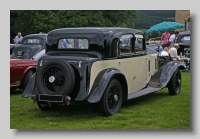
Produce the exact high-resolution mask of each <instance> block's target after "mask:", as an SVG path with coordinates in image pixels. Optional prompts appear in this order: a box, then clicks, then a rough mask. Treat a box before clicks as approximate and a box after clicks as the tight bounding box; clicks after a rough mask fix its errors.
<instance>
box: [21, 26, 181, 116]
mask: <svg viewBox="0 0 200 139" xmlns="http://www.w3.org/2000/svg"><path fill="white" fill-rule="evenodd" d="M62 44H65V45H64V47H60V46H61V45H62ZM46 51H47V53H46V55H45V56H43V57H41V58H40V59H39V61H38V65H37V70H36V73H35V74H34V76H33V77H32V78H31V80H30V82H29V83H28V85H27V87H26V89H25V90H24V91H23V92H22V94H21V96H22V98H28V97H31V99H32V100H33V102H35V103H37V105H38V107H39V108H40V109H41V110H43V111H47V110H50V109H51V108H52V107H54V106H57V105H58V104H59V105H60V104H64V105H69V104H70V101H71V102H88V103H98V105H99V110H100V112H101V114H102V115H103V116H111V115H113V114H115V113H118V112H119V111H120V109H121V106H122V102H123V101H126V100H130V99H133V98H137V97H140V96H143V95H146V94H149V93H153V92H156V91H158V90H161V89H163V88H165V87H167V88H168V90H169V94H170V95H177V94H179V93H180V91H181V80H182V79H181V72H180V70H181V69H183V68H184V66H183V65H182V64H181V63H180V62H179V61H172V60H171V59H170V57H169V55H166V56H163V57H161V56H158V54H157V53H156V52H155V51H151V50H149V51H148V53H147V48H146V44H145V35H144V34H143V32H141V31H139V30H136V29H131V28H117V27H116V28H106V27H102V28H95V27H83V28H62V29H56V30H52V31H50V32H49V33H48V36H47V44H46Z"/></svg>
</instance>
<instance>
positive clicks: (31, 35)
mask: <svg viewBox="0 0 200 139" xmlns="http://www.w3.org/2000/svg"><path fill="white" fill-rule="evenodd" d="M33 36H37V37H46V36H47V34H29V35H26V36H25V37H33Z"/></svg>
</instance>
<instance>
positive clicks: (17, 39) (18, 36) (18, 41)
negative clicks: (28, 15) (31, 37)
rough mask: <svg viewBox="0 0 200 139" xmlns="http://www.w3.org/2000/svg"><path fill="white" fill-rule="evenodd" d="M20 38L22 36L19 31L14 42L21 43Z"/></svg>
mask: <svg viewBox="0 0 200 139" xmlns="http://www.w3.org/2000/svg"><path fill="white" fill-rule="evenodd" d="M22 39H23V37H22V34H21V32H18V34H17V36H16V37H15V39H14V43H15V44H19V43H21V41H22Z"/></svg>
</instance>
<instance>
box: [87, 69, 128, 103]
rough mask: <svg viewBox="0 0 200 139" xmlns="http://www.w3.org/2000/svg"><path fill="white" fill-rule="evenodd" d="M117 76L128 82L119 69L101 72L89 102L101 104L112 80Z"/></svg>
mask: <svg viewBox="0 0 200 139" xmlns="http://www.w3.org/2000/svg"><path fill="white" fill-rule="evenodd" d="M117 76H118V77H119V76H120V77H122V78H123V80H125V81H126V78H125V76H124V74H123V73H122V72H121V71H119V70H118V69H114V68H112V69H106V70H103V71H101V72H100V73H99V74H98V75H97V77H96V79H95V81H94V84H93V86H92V89H91V91H90V95H89V97H88V99H87V101H88V102H90V103H96V102H99V101H100V99H101V97H102V95H103V93H104V92H105V90H106V87H107V86H108V84H109V83H110V81H111V79H112V78H114V77H117Z"/></svg>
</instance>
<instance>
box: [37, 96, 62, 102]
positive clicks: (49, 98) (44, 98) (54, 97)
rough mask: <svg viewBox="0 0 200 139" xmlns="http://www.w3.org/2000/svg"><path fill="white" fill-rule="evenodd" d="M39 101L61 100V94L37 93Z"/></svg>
mask: <svg viewBox="0 0 200 139" xmlns="http://www.w3.org/2000/svg"><path fill="white" fill-rule="evenodd" d="M39 101H48V102H63V96H58V95H39Z"/></svg>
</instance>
